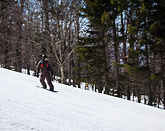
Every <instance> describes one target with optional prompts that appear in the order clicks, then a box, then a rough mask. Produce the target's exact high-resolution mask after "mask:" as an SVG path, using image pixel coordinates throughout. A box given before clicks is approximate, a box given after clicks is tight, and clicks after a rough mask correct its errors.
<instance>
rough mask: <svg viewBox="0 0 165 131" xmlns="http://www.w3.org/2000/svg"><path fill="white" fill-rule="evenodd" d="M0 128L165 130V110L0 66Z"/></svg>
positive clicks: (3, 130) (38, 130)
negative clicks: (43, 82)
mask: <svg viewBox="0 0 165 131" xmlns="http://www.w3.org/2000/svg"><path fill="white" fill-rule="evenodd" d="M0 83H1V84H0V131H28V130H33V131H165V126H164V121H165V111H164V110H161V109H157V108H154V107H150V106H147V105H143V104H139V103H135V102H131V101H127V100H124V99H120V98H116V97H112V96H107V95H104V94H99V93H95V92H91V91H87V90H82V89H78V88H73V87H70V86H66V85H62V84H59V83H56V82H53V84H54V86H55V90H56V91H57V92H50V91H47V90H44V89H41V88H37V86H38V85H39V86H40V82H39V79H38V78H36V77H33V76H28V75H25V74H21V73H18V72H14V71H9V70H7V69H3V68H0Z"/></svg>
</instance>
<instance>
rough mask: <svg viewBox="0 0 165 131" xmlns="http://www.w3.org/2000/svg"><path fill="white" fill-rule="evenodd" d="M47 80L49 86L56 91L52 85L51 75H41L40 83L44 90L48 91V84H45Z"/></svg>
mask: <svg viewBox="0 0 165 131" xmlns="http://www.w3.org/2000/svg"><path fill="white" fill-rule="evenodd" d="M45 78H46V80H47V82H48V85H49V87H50V89H54V86H53V84H52V81H51V78H50V75H48V74H41V77H40V82H41V84H42V86H43V88H45V89H46V87H47V86H46V83H45Z"/></svg>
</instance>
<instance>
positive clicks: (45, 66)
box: [36, 55, 54, 91]
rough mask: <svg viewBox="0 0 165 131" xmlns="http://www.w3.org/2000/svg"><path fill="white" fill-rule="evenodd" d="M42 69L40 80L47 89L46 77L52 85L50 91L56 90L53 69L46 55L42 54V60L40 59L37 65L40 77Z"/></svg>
mask: <svg viewBox="0 0 165 131" xmlns="http://www.w3.org/2000/svg"><path fill="white" fill-rule="evenodd" d="M40 71H41V76H40V82H41V84H42V86H43V88H44V89H46V87H47V86H46V83H45V78H46V80H47V82H48V85H49V87H50V91H54V86H53V84H52V82H51V81H52V80H53V71H52V69H51V66H50V64H49V62H48V60H47V56H46V55H42V60H41V61H39V63H38V65H37V70H36V76H37V77H39V72H40ZM50 73H51V76H50Z"/></svg>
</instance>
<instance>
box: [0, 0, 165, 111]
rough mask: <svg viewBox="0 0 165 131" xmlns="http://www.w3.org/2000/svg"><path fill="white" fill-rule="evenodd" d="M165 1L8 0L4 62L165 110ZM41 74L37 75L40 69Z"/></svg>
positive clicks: (1, 12)
mask: <svg viewBox="0 0 165 131" xmlns="http://www.w3.org/2000/svg"><path fill="white" fill-rule="evenodd" d="M164 30H165V1H164V0H1V1H0V65H1V67H4V68H7V69H11V70H15V71H18V72H21V71H22V69H27V74H30V71H31V70H32V71H35V70H36V64H37V63H38V62H39V60H40V59H41V56H42V54H46V55H47V56H48V59H49V62H50V63H51V66H52V68H53V71H54V79H55V78H56V77H55V76H59V77H60V79H59V82H61V83H63V84H68V85H73V86H76V85H78V87H79V88H80V85H81V82H85V83H87V84H89V85H90V86H91V87H92V89H93V91H96V92H99V93H104V94H106V95H112V96H116V97H120V98H125V99H127V100H134V98H135V97H136V98H137V100H138V102H139V103H141V102H142V101H143V103H144V104H147V105H150V106H155V107H158V108H159V107H160V105H163V106H164V109H165V32H164ZM34 76H35V73H34Z"/></svg>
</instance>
